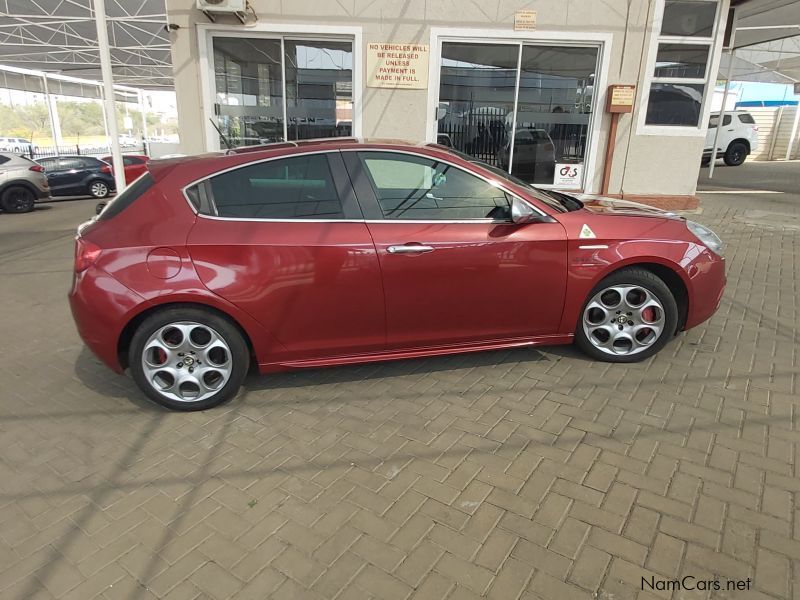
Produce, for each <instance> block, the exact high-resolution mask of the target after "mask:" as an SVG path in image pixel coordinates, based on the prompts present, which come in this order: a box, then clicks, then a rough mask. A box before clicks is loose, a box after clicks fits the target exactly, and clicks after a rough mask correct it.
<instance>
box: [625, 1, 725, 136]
mask: <svg viewBox="0 0 800 600" xmlns="http://www.w3.org/2000/svg"><path fill="white" fill-rule="evenodd" d="M667 1H668V0H656V2H655V8H654V11H655V12H654V18H653V25H652V29H651V30H650V48H649V51H648V59H647V63H646V66H645V70H644V74H643V77H642V85H641V86H640V87H641V90H640V92H639V94H640V95H639V103H638V109H637V110H638V119H637V128H636V133H637V134H638V135H663V136H688V137H702V136H704V135H705V132H706V126H707V123H708V118H709V114H710V112H711V111H710V108H711V97H712V94H713V88H714V87H715V83H716V80H717V76H716V72H717V71H718V69H719V60H720V55H721V52H720V49H721V43H722V39H721V36H720V35H719V28H720V15H721V11H722V1H721V0H693V1H694V2H697V3H701V2H707V3H713V4H714V5H715V6H716V12H715V14H714V26H713V29H712V32H711V37H700V36H675V35H662V34H661V26H662V23H663V20H664V10H665V6H666V3H667ZM660 44H676V45H685V46H708V49H709V50H708V58H707V59H706V68H705V77H703V78H699V77H691V78H690V77H656V76H655V68H656V60H657V57H658V49H659V46H660ZM659 83H663V84H669V85H676V84H677V85H680V84H686V85H702V86H704V89H703V98H702V101H701V103H700V114H699V117H698V123H697V125H664V124H648V123H647V111H648V108H649V106H650V91H651V89H652V86H653V84H659Z"/></svg>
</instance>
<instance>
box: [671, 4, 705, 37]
mask: <svg viewBox="0 0 800 600" xmlns="http://www.w3.org/2000/svg"><path fill="white" fill-rule="evenodd" d="M716 14H717V3H716V2H704V1H700V2H698V1H697V0H667V1H666V3H665V5H664V19H663V20H662V22H661V35H676V36H680V37H706V38H709V37H711V34H712V33H713V31H714V17H715V15H716Z"/></svg>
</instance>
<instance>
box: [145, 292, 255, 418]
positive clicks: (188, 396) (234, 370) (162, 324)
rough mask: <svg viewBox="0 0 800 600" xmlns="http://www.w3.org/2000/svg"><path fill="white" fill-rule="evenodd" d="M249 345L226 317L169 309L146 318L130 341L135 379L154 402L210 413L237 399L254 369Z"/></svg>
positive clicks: (195, 310) (175, 408)
mask: <svg viewBox="0 0 800 600" xmlns="http://www.w3.org/2000/svg"><path fill="white" fill-rule="evenodd" d="M249 362H250V359H249V353H248V350H247V344H246V343H245V341H244V338H243V336H242V334H241V333H240V332H239V330H238V329H237V328H236V327H235V326H234V325H233V324H232V323H230V322H229V321H228V320H226V319H225V318H223V317H221V316H219V315H216V314H214V313H212V312H210V311H206V310H202V309H196V308H170V309H165V310H162V311H160V312H157V313H155V314H153V315H151V316H149V317H148V318H146V319H145V320H144V321H143V322H142V324H141V325H140V326H139V328H138V329H137V330H136V333H135V334H134V336H133V339H132V340H131V345H130V365H131V372H132V374H133V379H134V381H136V384H137V385H138V386H139V388H140V389H141V390H142V391H143V392H144V393H145V394H146V395H147V396H148V397H149V398H150V399H151V400H153V401H154V402H157V403H158V404H160V405H161V406H164V407H166V408H170V409H173V410H205V409H207V408H211V407H213V406H217V405H218V404H221V403H223V402H225V401H226V400H229V399H230V398H232V397H233V396H235V395H236V392H237V391H238V390H239V387H240V386H241V384H242V381H244V377H245V375H246V374H247V368H248V366H249Z"/></svg>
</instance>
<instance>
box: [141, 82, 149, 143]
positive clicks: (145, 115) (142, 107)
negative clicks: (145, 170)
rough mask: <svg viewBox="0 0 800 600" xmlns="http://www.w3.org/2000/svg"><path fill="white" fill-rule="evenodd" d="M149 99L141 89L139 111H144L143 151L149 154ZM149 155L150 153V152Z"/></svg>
mask: <svg viewBox="0 0 800 600" xmlns="http://www.w3.org/2000/svg"><path fill="white" fill-rule="evenodd" d="M146 102H147V100H145V98H144V93H143V92H142V90H139V112H141V113H142V151H143V152H144V153H145V154H147V143H148V142H147V104H146ZM148 156H149V154H148Z"/></svg>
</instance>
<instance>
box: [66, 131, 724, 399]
mask: <svg viewBox="0 0 800 600" xmlns="http://www.w3.org/2000/svg"><path fill="white" fill-rule="evenodd" d="M721 251H722V243H721V242H720V240H719V238H718V237H717V236H716V235H715V234H714V233H712V232H711V231H710V230H708V229H707V228H705V227H704V226H702V225H699V224H697V223H693V222H691V221H686V220H685V219H683V218H681V217H678V216H675V215H673V214H670V213H664V212H661V211H658V210H656V209H648V208H647V207H642V206H641V205H636V204H634V203H630V202H627V203H626V202H622V203H621V204H620V203H618V204H615V203H614V202H613V201H607V200H602V199H600V200H598V199H596V198H590V199H588V201H587V203H583V202H581V201H580V200H578V199H577V198H575V197H573V196H569V195H567V194H562V193H557V192H551V191H545V190H540V189H537V188H535V187H533V186H530V185H528V184H526V183H524V182H522V181H521V180H519V179H516V178H514V177H512V176H509V175H508V174H507V173H505V172H504V171H502V170H500V169H497V168H496V167H491V166H489V165H488V164H485V163H479V162H475V161H474V160H471V159H470V157H468V156H466V155H463V154H461V153H458V152H455V151H453V150H449V149H447V148H444V147H443V146H440V145H437V144H428V145H420V146H415V145H411V144H402V143H388V142H387V143H359V142H357V141H354V140H352V139H350V140H347V139H345V140H342V139H336V138H334V139H330V140H309V141H302V142H295V143H292V144H291V145H289V144H275V145H274V146H270V145H268V146H264V147H262V148H261V149H253V148H248V149H245V151H243V152H237V151H236V150H233V151H230V152H228V153H227V154H224V155H223V154H216V155H205V156H194V157H187V158H178V159H171V160H155V161H152V162H150V164H149V167H148V173H146V174H145V175H143V176H142V177H140V178H139V179H138V180H137V181H136V182H135V183H134V184H133V185H131V186H129V187H128V188H126V190H125V191H124V192H123V193H122V194H120V195H119V196H117V197H116V198H115V199H114V200H112V201H110V202H109V203H108V205H107V206H106V207H105V208H104V209H103V211H102V212H101V213H100V214H99V215H98V216H97V217H95V218H94V219H92V220H91V221H89V222H87V223H84V224H83V225H81V227H80V228H79V230H78V236H77V238H76V251H75V267H74V281H73V285H72V289H71V291H70V292H69V299H70V304H71V308H72V314H73V316H74V318H75V322H76V324H77V327H78V331H79V332H80V335H81V337H82V338H83V340H84V341H85V342H86V344H87V345H88V346H89V347H90V348H91V349H92V351H93V352H94V353H95V354H96V355H97V356H98V357H99V358H100V359H101V360H102V361H103V362H104V363H106V364H107V365H108V366H109V367H111V369H113V370H114V371H117V372H122V371H124V370H125V369H128V368H129V369H130V371H131V374H132V375H133V379H134V380H135V382H136V383H137V384H138V386H139V387H140V388H141V390H142V391H143V392H144V393H145V394H146V395H147V396H148V397H149V398H151V399H152V400H154V401H155V402H157V403H159V404H161V405H163V406H166V407H169V408H172V409H179V410H197V409H205V408H209V407H211V406H214V405H217V404H219V403H220V402H223V401H224V400H226V399H228V398H230V397H231V396H233V395H234V394H235V393H236V391H237V389H238V388H239V386H240V384H241V383H242V380H243V378H244V376H245V374H246V372H247V370H248V367H249V366H250V364H251V361H254V362H255V363H256V364H257V365H258V368H259V370H260V371H261V372H262V373H268V372H271V371H276V370H281V369H292V368H299V367H321V366H331V365H343V364H350V363H358V362H367V361H381V360H390V359H396V358H408V357H422V356H434V355H440V354H447V353H453V352H469V351H476V350H489V349H497V348H510V347H517V346H527V345H539V344H566V343H570V342H573V341H574V342H576V343H577V345H578V347H579V348H580V349H581V350H583V351H584V352H585V353H586V354H588V355H589V356H590V357H592V358H594V359H598V360H605V361H610V362H616V363H620V362H634V361H639V360H643V359H646V358H648V357H650V356H652V355H653V354H655V353H656V352H658V351H659V350H660V349H661V348H662V347H664V345H665V344H666V343H667V342H668V341H669V340H670V339H671V338H672V337H673V336H674V335H675V334H676V333H677V332H679V331H682V330H685V329H689V328H691V327H695V326H696V325H698V324H700V323H702V322H703V321H705V320H706V319H708V318H709V317H710V316H711V315H712V314H713V313H714V312H715V311H716V309H717V307H718V306H719V302H720V298H721V296H722V292H723V288H724V285H725V266H724V259H723V258H722V256H721V255H720V253H721Z"/></svg>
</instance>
